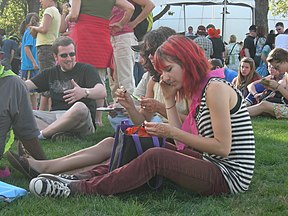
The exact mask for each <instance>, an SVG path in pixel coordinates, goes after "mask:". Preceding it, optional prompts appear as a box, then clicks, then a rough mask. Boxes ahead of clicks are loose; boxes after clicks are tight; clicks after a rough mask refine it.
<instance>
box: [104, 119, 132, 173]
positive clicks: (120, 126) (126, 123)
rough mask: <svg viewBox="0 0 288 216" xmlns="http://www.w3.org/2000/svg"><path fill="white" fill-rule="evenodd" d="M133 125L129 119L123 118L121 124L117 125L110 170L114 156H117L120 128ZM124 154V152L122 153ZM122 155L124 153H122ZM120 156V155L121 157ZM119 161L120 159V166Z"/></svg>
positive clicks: (123, 128)
mask: <svg viewBox="0 0 288 216" xmlns="http://www.w3.org/2000/svg"><path fill="white" fill-rule="evenodd" d="M129 126H131V125H130V124H129V123H128V121H127V120H123V121H122V122H121V124H119V125H118V126H117V129H116V131H115V135H114V139H115V140H114V144H113V149H112V154H111V161H110V165H109V170H111V165H112V163H113V161H114V156H115V151H116V147H117V143H118V140H119V133H120V130H121V129H122V130H125V129H126V128H127V127H129ZM122 139H123V138H122ZM121 154H122V153H121ZM121 156H122V155H121ZM119 158H120V157H119ZM119 163H120V161H119V160H118V164H117V165H118V166H119Z"/></svg>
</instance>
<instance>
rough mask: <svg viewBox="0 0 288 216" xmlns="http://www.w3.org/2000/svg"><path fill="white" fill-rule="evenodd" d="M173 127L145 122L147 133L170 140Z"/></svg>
mask: <svg viewBox="0 0 288 216" xmlns="http://www.w3.org/2000/svg"><path fill="white" fill-rule="evenodd" d="M173 129H174V127H172V126H171V125H169V124H167V123H155V122H146V121H145V130H146V131H147V133H149V134H151V135H154V136H158V137H166V138H172V139H173V137H172V131H173Z"/></svg>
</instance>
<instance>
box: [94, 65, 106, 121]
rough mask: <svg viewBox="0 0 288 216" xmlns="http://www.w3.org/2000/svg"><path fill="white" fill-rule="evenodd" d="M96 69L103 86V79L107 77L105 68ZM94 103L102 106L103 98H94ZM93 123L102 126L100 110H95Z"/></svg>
mask: <svg viewBox="0 0 288 216" xmlns="http://www.w3.org/2000/svg"><path fill="white" fill-rule="evenodd" d="M97 70H98V73H99V76H100V79H101V81H102V83H103V85H104V87H105V81H106V78H107V69H106V68H97ZM96 104H97V107H103V106H104V99H99V100H96ZM95 123H96V125H97V126H103V123H102V112H101V111H97V110H96V119H95Z"/></svg>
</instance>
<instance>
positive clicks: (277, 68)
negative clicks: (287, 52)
mask: <svg viewBox="0 0 288 216" xmlns="http://www.w3.org/2000/svg"><path fill="white" fill-rule="evenodd" d="M268 68H269V69H271V70H276V71H278V70H279V68H280V65H275V66H273V65H272V64H268Z"/></svg>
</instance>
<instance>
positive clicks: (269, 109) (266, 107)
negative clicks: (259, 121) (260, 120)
mask: <svg viewBox="0 0 288 216" xmlns="http://www.w3.org/2000/svg"><path fill="white" fill-rule="evenodd" d="M273 109H274V106H273V103H270V102H267V101H262V102H261V103H259V104H256V105H254V106H250V107H247V110H248V112H249V115H250V116H258V115H261V114H264V113H266V114H269V115H271V116H275V114H274V111H273Z"/></svg>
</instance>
